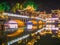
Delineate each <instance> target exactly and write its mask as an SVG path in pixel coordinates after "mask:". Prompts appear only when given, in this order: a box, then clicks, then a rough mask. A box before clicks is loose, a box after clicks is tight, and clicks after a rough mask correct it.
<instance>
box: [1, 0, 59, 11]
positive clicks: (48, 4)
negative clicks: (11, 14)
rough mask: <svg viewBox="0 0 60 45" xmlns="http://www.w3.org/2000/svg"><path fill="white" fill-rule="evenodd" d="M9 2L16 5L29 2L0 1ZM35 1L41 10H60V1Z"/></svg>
mask: <svg viewBox="0 0 60 45" xmlns="http://www.w3.org/2000/svg"><path fill="white" fill-rule="evenodd" d="M4 1H6V2H9V3H15V2H20V3H23V2H24V1H27V0H0V2H4ZM32 1H34V2H35V3H36V4H37V5H39V8H43V9H46V10H48V9H59V8H60V1H59V0H32Z"/></svg>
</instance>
